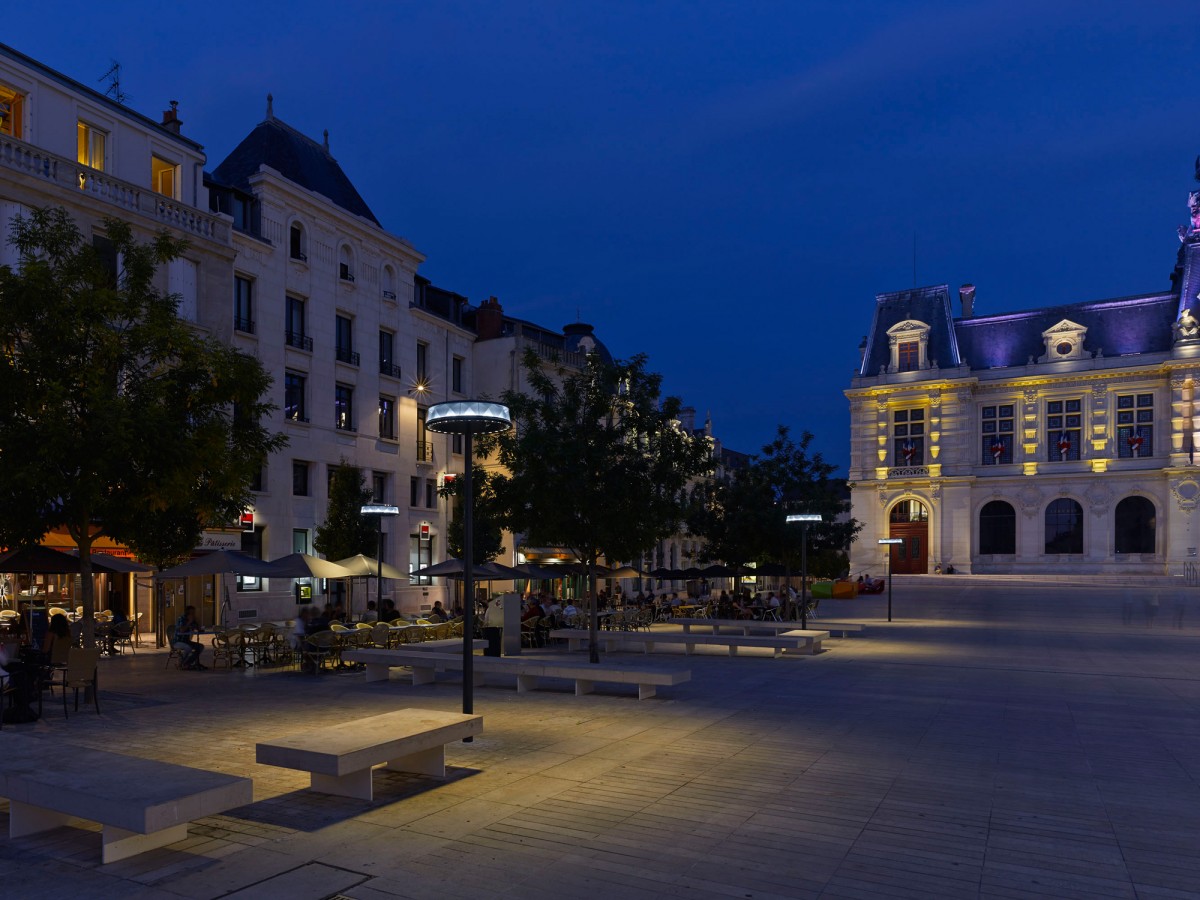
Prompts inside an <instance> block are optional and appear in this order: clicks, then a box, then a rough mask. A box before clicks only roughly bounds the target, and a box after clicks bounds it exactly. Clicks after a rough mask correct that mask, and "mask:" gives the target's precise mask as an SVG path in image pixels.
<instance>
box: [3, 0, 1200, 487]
mask: <svg viewBox="0 0 1200 900" xmlns="http://www.w3.org/2000/svg"><path fill="white" fill-rule="evenodd" d="M53 10H54V14H53V15H52V16H48V15H47V10H46V8H44V5H43V4H38V3H16V4H9V5H8V6H7V7H6V9H5V13H4V29H3V31H2V32H0V35H2V36H0V40H3V41H4V42H5V43H8V44H10V45H12V46H14V47H16V48H17V49H19V50H21V51H22V52H25V53H27V54H29V55H31V56H33V57H35V58H37V59H39V60H41V61H42V62H44V63H46V64H47V65H50V66H52V67H54V68H56V69H59V70H60V71H63V72H65V73H66V74H68V75H70V76H71V77H74V78H76V79H77V80H79V81H82V82H84V83H92V84H95V83H96V82H97V79H98V78H99V77H100V76H101V75H102V74H103V73H104V71H105V70H106V69H107V68H108V67H109V65H110V61H111V60H114V59H115V60H119V61H120V62H121V63H122V65H123V82H122V86H123V88H124V90H125V91H126V92H127V93H128V94H129V95H130V100H129V101H128V102H129V105H130V106H131V107H133V108H135V109H137V110H138V111H140V112H144V113H146V114H149V115H154V116H157V115H158V114H159V113H160V112H161V110H163V109H165V108H166V106H167V101H168V100H170V99H178V100H179V101H180V115H181V117H182V118H183V120H184V123H185V124H184V132H185V133H186V134H187V135H189V136H190V137H192V138H194V139H196V140H199V141H201V142H202V143H204V144H205V146H206V147H207V149H208V154H209V165H210V168H212V167H215V165H216V164H217V163H218V162H219V161H220V160H221V159H222V158H223V157H224V156H225V154H226V153H228V151H229V150H231V149H232V148H233V147H234V146H235V145H236V143H237V142H238V141H239V140H240V139H241V138H242V137H243V136H244V135H245V134H246V133H247V132H249V130H250V129H251V128H253V126H254V125H255V124H256V123H257V122H259V121H261V120H262V118H263V116H264V110H265V97H266V94H267V93H268V91H270V92H272V93H273V94H274V96H275V114H276V115H277V116H278V117H280V118H282V119H284V120H285V121H287V122H289V123H290V124H292V125H293V126H295V127H297V128H299V129H300V130H301V131H303V132H305V133H306V134H309V135H311V136H313V137H314V138H317V139H318V140H319V139H320V135H321V131H322V130H323V129H325V128H328V129H329V131H330V135H331V137H330V141H331V147H332V151H333V154H334V156H335V157H336V158H337V159H338V161H339V162H340V163H341V164H342V166H343V168H344V169H345V170H346V172H347V173H348V174H349V176H350V178H351V179H352V180H353V181H354V182H355V184H356V185H357V186H358V188H359V191H360V192H361V193H362V194H363V196H364V198H365V199H366V201H367V203H368V204H369V205H370V206H371V208H372V209H373V210H374V212H375V214H376V215H377V216H378V217H379V219H380V220H381V221H382V222H383V224H384V226H385V227H386V228H387V229H388V230H390V231H393V232H396V233H398V234H402V235H404V236H406V237H407V238H409V239H410V240H411V241H412V242H413V243H414V245H415V246H416V247H417V248H418V249H419V250H421V251H422V252H423V253H425V254H426V255H427V257H428V261H427V263H426V264H425V266H424V267H423V268H422V270H421V271H422V273H423V274H425V275H426V276H428V277H430V278H432V279H433V281H434V282H435V283H436V284H439V285H441V286H444V287H447V288H450V289H452V290H456V291H459V292H460V293H464V294H466V295H468V296H469V297H470V298H471V299H472V300H473V301H476V302H478V301H479V300H481V299H484V298H486V297H487V296H489V295H491V294H495V295H496V296H498V297H499V298H500V300H501V302H502V303H503V305H504V307H505V309H506V310H507V311H508V312H509V313H511V314H513V315H516V316H520V317H523V318H528V319H532V320H534V321H537V322H539V323H541V324H543V325H547V326H552V327H561V326H562V325H564V324H566V323H567V322H570V321H574V320H575V318H576V310H578V311H579V314H580V315H581V316H582V318H583V319H584V320H585V321H590V322H592V323H593V324H595V325H596V327H597V333H598V335H599V336H600V337H601V338H602V339H603V340H604V341H605V342H606V343H607V344H608V345H609V347H610V348H611V349H612V350H613V352H614V354H616V355H617V356H629V355H632V354H633V353H636V352H640V351H645V352H647V353H649V354H650V358H651V368H652V369H653V370H656V371H659V372H662V373H663V375H664V376H665V384H666V388H667V390H668V391H669V392H671V393H675V394H679V395H680V396H682V397H683V398H684V400H685V402H687V403H689V404H691V405H694V406H696V407H697V410H698V415H699V417H700V418H701V419H703V417H704V415H705V413H706V412H707V411H710V410H711V412H712V416H713V420H714V423H715V427H716V430H717V433H718V434H719V435H720V436H721V437H722V438H723V439H724V441H725V443H726V444H727V445H728V446H731V447H735V448H738V449H743V450H748V451H753V450H756V449H757V448H758V447H759V446H760V445H761V444H762V443H764V442H765V441H766V440H768V439H769V438H770V437H771V434H772V432H773V430H774V426H775V425H776V424H777V423H782V424H786V425H789V426H791V427H792V428H793V429H795V430H799V429H803V428H807V429H809V430H811V431H813V432H814V433H815V434H816V442H815V444H816V447H817V448H818V449H820V450H821V451H823V452H824V453H825V455H826V457H827V458H828V459H830V460H831V461H833V462H836V463H838V464H839V465H844V464H845V463H846V462H847V461H848V455H849V450H848V421H849V417H848V413H847V408H846V400H845V397H844V396H843V395H842V391H843V390H844V389H845V388H846V387H848V386H849V380H850V377H851V374H852V373H853V370H854V368H855V365H856V363H857V360H858V349H857V348H858V344H859V341H860V339H861V338H862V336H863V334H864V333H865V331H866V329H867V326H868V324H869V321H870V314H871V310H872V306H873V302H874V296H875V294H876V293H878V292H882V291H890V290H899V289H903V288H905V287H909V286H911V284H912V283H913V243H914V235H915V238H916V248H917V249H916V280H917V282H918V283H920V284H935V283H943V282H945V283H948V284H950V285H951V287H952V288H954V287H956V286H957V285H958V284H960V283H962V282H965V281H971V282H973V283H975V284H976V285H977V287H978V291H979V293H978V300H977V304H976V308H977V311H979V312H999V311H1008V310H1015V309H1022V308H1027V307H1032V306H1039V305H1048V304H1055V303H1067V302H1073V301H1079V300H1092V299H1102V298H1106V297H1116V296H1121V295H1125V294H1132V293H1139V292H1144V291H1152V290H1159V289H1162V288H1164V287H1166V286H1167V285H1168V278H1167V276H1168V274H1169V272H1170V269H1171V267H1172V265H1173V263H1174V256H1175V251H1176V249H1177V246H1178V243H1177V239H1176V237H1175V227H1176V225H1178V224H1180V223H1182V222H1184V221H1185V220H1186V209H1185V200H1186V192H1187V190H1188V189H1189V188H1190V187H1191V186H1193V182H1192V181H1191V177H1192V160H1193V159H1194V157H1195V156H1196V155H1197V154H1198V153H1200V108H1198V105H1197V99H1196V98H1197V86H1198V85H1200V74H1197V73H1198V72H1200V36H1198V35H1200V28H1198V27H1197V26H1198V25H1200V5H1198V4H1196V3H1195V2H1194V0H1192V2H1183V0H1180V2H1172V0H1153V2H1146V3H1133V2H1103V0H1101V2H1096V0H1092V2H1080V3H1076V2H1059V0H1050V2H1047V0H1041V2H1023V0H1000V2H958V0H954V2H910V3H899V2H897V3H887V2H866V0H863V2H855V0H829V2H802V0H793V2H781V3H749V2H744V0H743V2H729V3H714V2H688V3H671V4H667V3H660V4H650V3H638V4H634V3H618V2H611V0H604V2H599V0H597V2H593V3H566V2H564V3H553V4H551V3H546V4H531V3H515V2H492V3H483V2H438V3H432V2H430V3H426V4H414V3H384V2H339V3H316V2H305V0H295V2H290V3H286V4H285V3H257V2H240V3H228V2H210V3H205V4H203V5H192V6H185V7H178V8H176V7H175V6H173V5H172V6H170V8H169V10H168V8H167V7H165V6H163V5H162V4H161V3H150V2H145V3H135V2H128V3H122V2H112V3H109V4H105V5H103V7H102V8H101V7H97V6H96V5H95V3H94V2H90V3H75V2H55V3H54V4H53ZM179 10H187V11H186V12H184V13H182V14H181V12H180V11H179Z"/></svg>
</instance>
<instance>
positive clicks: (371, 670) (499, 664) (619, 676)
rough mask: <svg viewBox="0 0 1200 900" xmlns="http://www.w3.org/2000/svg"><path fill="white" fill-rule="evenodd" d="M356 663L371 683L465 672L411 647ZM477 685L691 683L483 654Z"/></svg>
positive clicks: (681, 677)
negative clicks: (393, 671)
mask: <svg viewBox="0 0 1200 900" xmlns="http://www.w3.org/2000/svg"><path fill="white" fill-rule="evenodd" d="M344 655H345V656H347V657H348V658H349V659H350V660H351V661H352V662H358V663H362V664H364V665H365V666H366V667H367V681H382V680H384V679H386V678H387V677H388V669H390V668H392V667H395V666H407V667H409V668H411V669H412V670H413V676H412V677H413V684H414V685H417V684H429V683H430V682H432V681H433V680H434V677H435V675H436V673H437V672H439V671H441V672H447V671H458V672H461V671H462V662H463V660H462V656H461V655H460V654H459V655H456V654H448V653H429V652H423V651H419V650H416V651H414V650H412V649H408V648H404V649H401V648H397V649H395V650H382V649H363V650H353V651H349V652H347V653H346V654H344ZM471 666H472V670H473V673H474V681H475V683H476V684H483V681H484V675H486V674H488V673H507V674H512V675H516V676H517V693H520V694H523V693H525V692H526V691H532V690H536V689H537V687H538V681H539V679H541V678H566V679H568V680H571V681H574V682H575V693H576V695H582V694H590V693H592V691H593V690H594V686H595V684H596V682H601V683H611V684H636V685H637V686H638V699H639V700H646V699H647V698H649V697H653V696H654V694H655V691H656V689H657V688H658V687H662V686H673V685H677V684H682V683H683V682H685V681H691V679H692V673H691V672H690V671H689V670H686V669H677V670H674V671H666V672H663V671H652V670H645V669H627V668H617V667H614V666H600V665H592V664H590V663H576V662H571V661H570V660H561V661H560V660H550V659H546V658H545V657H522V656H477V657H475V658H474V659H473V660H472V661H471Z"/></svg>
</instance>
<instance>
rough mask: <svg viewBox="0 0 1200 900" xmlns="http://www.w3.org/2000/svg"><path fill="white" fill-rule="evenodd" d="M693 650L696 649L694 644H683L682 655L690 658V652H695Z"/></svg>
mask: <svg viewBox="0 0 1200 900" xmlns="http://www.w3.org/2000/svg"><path fill="white" fill-rule="evenodd" d="M695 649H696V645H695V644H684V645H683V655H684V656H691V655H692V651H693V650H695Z"/></svg>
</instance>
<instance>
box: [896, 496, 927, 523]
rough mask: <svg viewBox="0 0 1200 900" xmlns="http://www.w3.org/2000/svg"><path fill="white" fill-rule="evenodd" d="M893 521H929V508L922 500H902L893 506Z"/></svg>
mask: <svg viewBox="0 0 1200 900" xmlns="http://www.w3.org/2000/svg"><path fill="white" fill-rule="evenodd" d="M889 519H890V521H892V522H928V521H929V510H928V509H926V508H925V504H924V503H922V502H921V501H920V500H901V501H900V502H899V503H897V504H896V505H895V506H893V507H892V512H891V515H890V516H889Z"/></svg>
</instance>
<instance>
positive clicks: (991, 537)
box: [979, 500, 1017, 554]
mask: <svg viewBox="0 0 1200 900" xmlns="http://www.w3.org/2000/svg"><path fill="white" fill-rule="evenodd" d="M979 552H980V553H981V554H995V553H1016V552H1017V513H1016V510H1014V509H1013V508H1012V504H1010V503H1005V502H1004V501H1003V500H992V501H990V502H988V503H985V504H983V509H981V510H979Z"/></svg>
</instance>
